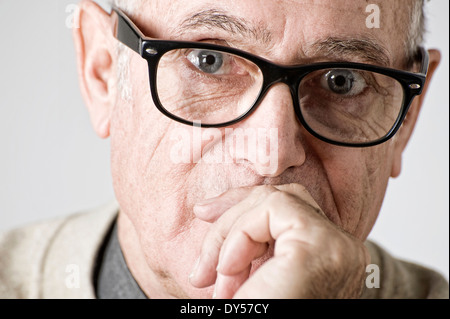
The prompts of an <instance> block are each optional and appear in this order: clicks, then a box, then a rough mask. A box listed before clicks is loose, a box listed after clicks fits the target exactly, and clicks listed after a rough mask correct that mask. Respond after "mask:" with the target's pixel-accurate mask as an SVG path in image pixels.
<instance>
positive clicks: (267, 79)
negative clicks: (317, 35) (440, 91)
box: [111, 6, 429, 148]
mask: <svg viewBox="0 0 450 319" xmlns="http://www.w3.org/2000/svg"><path fill="white" fill-rule="evenodd" d="M111 14H112V17H113V19H114V23H113V34H114V37H115V38H116V39H117V40H118V41H120V42H121V43H123V44H125V45H126V46H127V47H129V48H130V49H132V50H133V51H135V52H136V53H138V54H139V55H140V56H141V57H142V58H143V59H145V60H147V62H148V70H149V82H150V92H151V95H152V98H153V102H154V104H155V106H156V108H157V109H158V110H159V111H160V112H161V113H163V114H164V115H165V116H167V117H168V118H170V119H172V120H174V121H177V122H179V123H182V124H186V125H190V126H197V127H205V128H211V127H216V128H220V127H225V126H231V125H234V124H236V123H238V122H240V121H242V120H244V119H245V118H247V117H248V116H250V115H251V114H252V113H253V111H255V110H256V108H257V107H258V106H259V104H261V102H262V100H263V99H264V97H265V95H266V94H267V92H268V91H269V89H270V88H271V87H272V86H273V85H275V84H277V83H284V84H286V85H287V86H288V87H289V90H290V93H291V96H292V101H293V107H294V111H295V113H296V115H297V119H298V120H299V121H300V123H301V124H302V126H303V127H304V128H305V129H306V130H307V131H308V132H309V133H310V134H311V135H313V136H314V137H316V138H318V139H320V140H322V141H324V142H326V143H329V144H332V145H338V146H346V147H360V148H361V147H370V146H375V145H378V144H381V143H384V142H386V141H388V140H389V139H391V138H392V137H393V136H394V135H395V134H396V133H397V131H398V130H399V128H400V127H401V124H402V123H403V121H404V119H405V117H406V114H407V113H408V110H409V108H410V106H411V104H412V101H413V100H414V98H415V97H416V96H417V95H420V94H421V93H422V90H423V87H424V85H425V82H426V76H427V72H428V64H429V56H428V52H427V51H426V50H425V49H424V48H423V47H419V48H418V53H419V55H420V56H421V67H420V72H419V73H414V72H408V71H403V70H397V69H392V68H386V67H381V66H377V65H371V64H365V63H356V62H319V63H312V64H303V65H293V66H286V65H279V64H276V63H273V62H271V61H269V60H267V59H264V58H262V57H259V56H257V55H254V54H252V53H249V52H246V51H243V50H240V49H237V48H232V47H227V46H221V45H217V44H212V43H204V42H194V41H174V40H160V39H153V38H150V37H146V36H145V35H144V34H143V33H142V32H141V30H140V29H139V28H138V27H137V26H136V25H135V24H134V23H133V21H131V19H130V18H129V17H128V16H127V15H126V14H125V13H124V12H123V11H122V10H120V9H119V8H117V7H115V6H112V11H111ZM189 48H192V49H205V50H214V51H221V52H224V53H229V54H233V55H236V56H239V57H242V58H244V59H247V60H249V61H251V62H252V63H254V64H255V65H256V66H257V67H258V68H259V69H260V70H261V73H262V75H263V83H262V87H261V91H260V93H259V96H258V98H257V99H256V100H255V102H254V103H253V105H252V106H251V107H250V108H249V109H248V110H247V111H246V113H244V114H243V115H241V116H239V117H238V118H236V119H234V120H232V121H227V122H224V123H219V124H203V123H196V122H192V121H188V120H185V119H183V118H180V117H178V116H176V115H174V114H172V113H170V112H169V111H167V110H166V109H165V108H164V106H163V105H162V103H161V101H160V100H159V95H158V92H157V88H156V86H157V85H156V82H157V80H156V77H157V69H158V64H159V61H160V59H161V57H162V56H163V55H164V54H165V53H167V52H169V51H172V50H175V49H189ZM338 68H345V69H356V70H364V71H369V72H375V73H378V74H382V75H386V76H389V77H391V78H393V79H395V80H397V81H398V82H399V83H400V84H401V86H402V88H403V104H402V107H401V110H400V113H399V115H398V117H397V119H396V121H395V123H394V124H393V126H392V128H391V129H390V130H389V131H388V132H387V133H386V134H385V135H384V136H383V137H381V138H379V139H377V140H375V141H371V142H365V143H346V142H339V141H334V140H331V139H329V138H326V137H324V136H322V135H320V134H318V133H316V132H315V131H314V130H313V129H312V128H311V127H310V126H309V125H308V123H307V122H306V121H305V119H304V117H303V115H302V112H301V108H300V101H299V87H300V83H301V81H302V80H303V78H304V77H305V76H307V75H308V74H310V73H311V72H314V71H318V70H322V69H338Z"/></svg>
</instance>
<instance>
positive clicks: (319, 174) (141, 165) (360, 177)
mask: <svg viewBox="0 0 450 319" xmlns="http://www.w3.org/2000/svg"><path fill="white" fill-rule="evenodd" d="M377 4H378V6H379V8H380V10H381V21H382V26H381V28H380V29H377V28H373V29H369V28H367V27H366V18H367V16H368V15H369V14H370V13H367V12H366V6H367V2H366V1H354V0H351V1H350V0H349V1H344V0H342V1H326V0H324V1H318V0H311V1H309V0H304V1H295V0H282V1H281V0H280V1H262V0H246V1H242V0H225V1H220V2H217V1H214V2H211V1H206V0H194V1H187V2H186V1H175V0H174V1H168V0H164V1H157V0H152V1H146V2H144V4H143V7H142V9H140V10H138V12H137V14H136V15H133V16H132V19H133V20H134V22H135V23H136V24H137V25H138V26H139V28H140V29H141V30H142V31H143V32H144V33H145V34H146V35H147V36H150V37H154V38H160V39H174V40H188V41H205V42H211V43H216V44H221V45H230V46H234V47H237V48H239V49H243V50H246V51H249V52H251V53H253V54H256V55H259V56H261V57H264V58H266V59H269V60H271V61H273V62H275V63H279V64H287V65H295V64H305V63H313V62H318V61H330V60H334V61H338V60H345V61H352V62H366V63H370V62H371V61H367V59H365V58H364V53H363V54H361V52H360V53H358V54H351V53H349V52H348V51H346V52H347V53H345V55H342V54H340V53H339V51H338V50H331V53H330V51H325V49H323V50H320V49H317V47H314V48H313V47H312V46H313V44H314V43H318V42H323V41H325V40H327V39H329V38H335V39H342V40H345V39H363V38H371V39H373V40H375V41H376V42H377V43H379V45H380V47H383V48H385V49H386V52H387V53H388V58H389V60H390V61H389V63H388V64H386V65H384V66H387V67H392V68H399V69H400V68H402V65H403V62H404V60H402V59H403V58H404V54H403V53H404V42H403V41H400V40H399V39H404V32H405V26H406V25H408V24H407V23H408V20H407V12H406V10H404V9H403V8H406V7H402V6H403V5H404V4H403V2H401V3H400V2H397V1H395V2H394V1H385V2H380V3H378V2H377ZM401 8H402V9H401ZM208 10H214V11H215V12H216V13H217V12H220V13H221V14H224V15H227V16H232V17H235V18H238V19H241V20H243V21H245V22H246V25H247V26H251V27H252V28H253V29H254V30H259V32H261V34H260V35H259V36H248V34H247V35H246V34H245V33H244V34H243V33H241V32H239V30H236V29H233V28H227V27H225V28H223V25H222V26H220V25H204V24H202V23H197V24H195V23H194V24H186V23H184V28H183V29H180V25H181V24H182V23H183V22H185V21H187V19H190V18H192V17H193V16H195V15H196V14H198V13H200V12H203V13H204V14H207V11H208ZM205 11H206V13H205ZM209 12H210V13H211V12H212V11H209ZM197 17H198V16H197ZM399 25H402V26H403V27H399ZM388 30H390V31H389V32H388ZM262 35H264V36H262ZM261 37H263V38H264V39H265V40H264V41H262V40H261ZM333 52H335V53H333ZM336 52H338V53H336ZM372 63H373V62H372ZM130 70H131V72H130V81H131V85H132V92H133V102H131V103H126V102H124V101H123V100H121V99H118V101H117V105H116V106H115V108H114V110H113V113H112V118H111V130H110V132H111V143H112V173H113V181H114V189H115V192H116V196H117V199H118V201H119V203H120V207H121V213H122V217H121V218H125V219H128V220H129V221H130V222H131V223H130V225H132V226H131V229H132V231H133V232H135V234H136V235H137V236H136V238H137V239H138V241H139V248H138V250H139V252H140V254H142V255H143V256H144V259H145V262H146V264H147V265H148V267H149V269H150V270H151V272H152V276H153V275H155V276H156V277H158V278H159V280H160V281H161V283H162V284H163V285H164V287H165V288H166V289H167V291H168V293H169V294H171V295H173V296H177V297H186V296H191V297H201V296H210V294H211V291H210V290H208V289H206V290H200V289H195V288H194V287H192V286H191V285H190V284H189V282H188V276H189V273H190V271H191V270H192V267H193V265H194V263H195V260H196V258H197V257H198V255H199V253H200V248H201V245H202V241H203V237H204V236H205V234H206V232H207V231H208V229H209V228H210V227H211V224H210V223H207V222H204V221H201V220H200V219H198V218H196V217H195V215H194V212H193V207H194V205H195V204H196V203H198V202H201V201H203V200H205V199H208V198H211V197H215V196H218V195H220V194H221V193H223V192H225V191H227V190H228V189H231V188H238V187H243V186H256V185H264V184H273V185H281V184H287V183H298V184H301V185H303V186H305V187H306V189H307V191H308V192H309V193H310V194H311V195H312V197H313V198H314V200H315V201H316V202H317V204H318V205H319V206H320V207H321V208H322V210H323V211H324V212H325V214H326V216H327V217H328V218H329V219H330V220H331V221H332V222H333V223H335V224H336V225H338V227H340V228H342V229H343V230H345V231H346V232H348V233H350V234H352V235H354V236H355V237H357V238H359V239H361V240H364V239H365V238H366V237H367V236H368V234H369V232H370V230H371V228H372V226H373V224H374V222H375V219H376V217H377V215H378V212H379V210H380V207H381V203H382V200H383V197H384V193H385V189H386V185H387V182H388V179H389V176H390V175H391V174H392V167H393V162H394V159H395V157H394V147H395V143H396V139H395V138H394V139H392V140H390V141H388V142H386V143H384V144H382V145H379V146H375V147H369V148H347V147H339V146H333V145H330V144H327V143H325V142H322V141H320V140H318V139H317V138H315V137H313V136H311V135H310V134H309V133H308V132H307V131H306V130H305V129H304V128H303V127H302V126H301V124H300V123H299V121H298V120H297V118H296V116H295V113H294V109H293V105H292V103H293V102H292V98H291V95H290V92H289V89H288V87H287V86H286V85H284V84H277V85H275V86H273V87H272V88H271V89H270V91H269V92H268V94H267V95H266V96H265V98H264V100H263V102H262V103H261V104H260V105H259V107H258V108H257V110H256V111H255V112H254V113H253V114H252V115H251V116H250V117H248V118H247V119H245V120H243V121H241V122H239V123H237V124H235V125H234V126H232V127H229V128H228V129H233V130H235V129H236V128H242V129H254V130H255V131H257V130H258V129H264V130H265V131H266V132H269V131H270V130H271V129H272V130H273V129H275V130H276V132H277V139H276V141H275V142H274V141H273V140H272V141H271V142H272V143H277V149H278V153H277V157H276V161H275V163H276V167H275V168H274V167H273V166H272V167H271V169H270V170H268V169H267V165H264V163H260V162H259V159H258V157H255V156H252V154H250V152H247V151H245V150H242V149H235V150H234V152H225V153H226V154H225V157H223V158H222V159H225V158H226V160H222V161H219V162H217V161H213V162H212V163H211V161H206V160H204V161H200V160H199V158H198V154H203V157H204V158H205V159H206V158H207V157H208V156H209V157H214V156H216V155H215V154H217V150H218V149H220V150H222V147H223V145H224V144H225V143H226V141H227V140H228V139H232V138H233V132H234V131H233V130H228V131H226V130H225V129H220V131H219V132H220V133H221V134H220V135H219V136H217V135H216V136H214V137H213V136H209V135H208V134H204V132H207V130H206V129H200V128H198V127H195V128H193V127H189V126H185V125H183V124H180V123H177V122H175V121H173V120H170V119H169V118H167V117H166V116H164V115H163V114H162V113H161V112H159V111H158V110H157V109H156V107H155V106H154V104H153V101H152V98H151V95H150V92H149V84H148V69H147V64H146V61H145V60H143V59H142V58H141V57H140V56H139V55H137V54H132V58H131V61H130ZM169 85H170V84H169ZM180 132H183V134H180ZM216 133H217V131H216ZM199 136H203V139H202V138H200V140H199V139H198V137H199ZM181 140H182V141H184V142H185V144H187V145H185V146H186V147H187V151H188V152H189V154H190V156H189V158H190V160H189V161H180V160H177V154H179V149H180V141H181ZM188 142H189V143H188ZM255 147H256V150H257V151H261V152H264V153H266V152H267V148H268V145H267V143H262V142H261V140H258V139H256V145H255ZM258 148H261V149H258ZM174 154H175V155H174ZM196 156H197V158H196ZM272 160H273V158H272ZM180 162H181V163H180ZM273 163H274V162H273V161H272V165H273ZM128 231H130V230H128ZM149 276H150V275H149ZM160 296H162V295H160Z"/></svg>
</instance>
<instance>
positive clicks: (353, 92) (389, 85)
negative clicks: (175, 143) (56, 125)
mask: <svg viewBox="0 0 450 319" xmlns="http://www.w3.org/2000/svg"><path fill="white" fill-rule="evenodd" d="M112 14H113V15H114V17H115V19H116V20H115V26H114V34H115V37H116V38H117V39H118V40H119V41H120V42H122V43H123V44H125V45H127V46H128V47H129V48H131V49H132V50H133V51H135V52H137V53H139V54H140V55H141V56H142V57H143V58H144V59H145V60H147V62H148V69H149V81H150V91H151V94H152V98H153V101H154V104H155V106H156V107H157V108H158V109H159V110H160V111H161V112H162V113H163V114H165V115H166V116H168V117H169V118H171V119H173V120H175V121H178V122H180V123H184V124H188V125H194V126H201V127H224V126H230V125H233V124H235V123H237V122H239V121H241V120H243V119H244V118H246V117H248V116H249V115H250V114H251V113H252V112H253V111H254V110H255V109H256V108H257V106H258V105H259V104H260V103H261V101H262V100H263V98H264V96H265V94H266V93H267V92H268V90H269V89H270V87H271V86H273V85H274V84H276V83H284V84H286V85H287V86H288V87H289V88H290V92H291V95H292V101H293V107H294V110H295V113H296V115H297V118H298V120H299V121H300V123H301V124H302V125H303V126H304V127H305V128H306V130H307V131H308V132H310V133H311V134H312V135H314V136H315V137H317V138H319V139H321V140H323V141H325V142H328V143H331V144H334V145H341V146H352V147H366V146H373V145H377V144H380V143H383V142H385V141H387V140H388V139H389V138H391V137H392V136H394V134H395V133H396V132H397V130H398V129H399V128H400V126H401V124H402V122H403V120H404V119H405V116H406V114H407V112H408V109H409V107H410V105H411V103H412V101H413V99H414V97H415V96H416V95H419V94H421V93H422V89H423V86H424V84H425V79H426V74H427V69H428V53H427V52H426V51H425V50H424V49H423V48H420V54H421V59H422V66H421V71H420V73H411V72H406V71H401V70H395V69H390V68H385V67H379V66H375V65H370V64H363V63H351V62H330V63H328V62H325V63H314V64H308V65H295V66H283V65H278V64H275V63H272V62H270V61H268V60H266V59H263V58H261V57H258V56H256V55H253V54H250V53H248V52H245V51H242V50H239V49H235V48H231V47H227V46H221V45H216V44H210V43H201V42H189V41H165V40H155V39H151V38H148V37H145V36H144V35H143V33H142V32H141V31H140V30H139V28H138V27H137V26H136V25H135V24H134V23H133V22H132V21H131V20H130V19H129V18H128V17H127V16H126V15H125V14H124V13H123V12H122V11H121V10H120V9H117V8H113V10H112Z"/></svg>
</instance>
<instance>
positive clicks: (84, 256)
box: [0, 202, 449, 299]
mask: <svg viewBox="0 0 450 319" xmlns="http://www.w3.org/2000/svg"><path fill="white" fill-rule="evenodd" d="M117 213H118V205H117V203H116V202H114V203H111V204H109V205H107V206H105V207H102V208H100V209H96V210H94V211H91V212H86V213H79V214H75V215H71V216H68V217H65V218H59V219H56V220H53V221H50V222H44V223H39V224H34V225H31V226H27V227H23V228H19V229H16V230H12V231H9V232H6V233H4V234H0V298H33V299H34V298H56V299H60V298H95V290H94V286H93V271H94V266H95V260H96V256H97V253H98V250H99V248H100V246H101V244H102V243H103V241H104V238H105V235H106V233H107V231H108V230H109V227H110V226H111V224H112V222H113V221H114V219H115V217H116V216H117ZM366 244H367V247H368V248H369V251H370V253H371V256H372V263H373V264H377V265H378V266H379V268H380V278H381V279H380V288H372V289H365V291H364V293H363V296H362V297H363V298H448V296H449V286H448V283H447V281H446V280H445V279H444V278H443V277H442V276H441V275H439V274H437V273H436V272H434V271H432V270H429V269H426V268H424V267H421V266H418V265H415V264H411V263H407V262H403V261H400V260H397V259H395V258H393V257H392V256H390V255H389V254H388V253H387V252H386V251H384V250H383V249H381V248H380V247H378V246H377V245H375V244H373V243H370V242H367V243H366Z"/></svg>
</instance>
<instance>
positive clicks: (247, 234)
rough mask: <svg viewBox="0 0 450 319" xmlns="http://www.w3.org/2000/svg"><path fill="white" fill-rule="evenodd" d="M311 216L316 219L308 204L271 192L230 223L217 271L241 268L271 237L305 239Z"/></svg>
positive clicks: (309, 231) (307, 238) (245, 265)
mask: <svg viewBox="0 0 450 319" xmlns="http://www.w3.org/2000/svg"><path fill="white" fill-rule="evenodd" d="M311 216H314V218H312V219H317V216H316V212H315V209H313V208H311V206H309V205H306V204H304V203H303V202H301V201H298V199H297V198H295V197H294V196H292V195H289V194H287V193H283V192H279V193H273V194H272V195H270V198H269V199H267V201H265V202H264V203H262V204H260V205H258V206H256V207H253V208H252V209H251V210H250V211H248V212H247V213H246V214H245V215H243V216H242V217H241V218H240V219H239V220H238V221H237V222H236V223H235V224H234V225H233V227H232V229H231V230H230V232H229V234H228V236H227V238H226V239H225V241H224V243H223V247H222V250H221V253H220V256H219V266H218V271H219V272H220V273H222V274H225V275H232V274H235V273H236V272H239V271H241V270H242V269H244V268H245V267H247V266H248V265H249V264H250V263H251V262H252V261H253V260H254V259H255V256H257V255H260V254H261V252H263V251H264V250H263V247H265V248H266V249H267V243H269V242H271V241H273V240H278V239H281V240H282V241H284V240H288V241H291V240H298V241H305V242H308V240H310V239H311V238H313V236H312V237H311V238H309V234H310V233H311V232H313V231H314V229H315V227H314V226H313V224H314V223H313V222H312V221H311ZM293 236H295V237H293ZM279 251H281V250H279Z"/></svg>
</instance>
